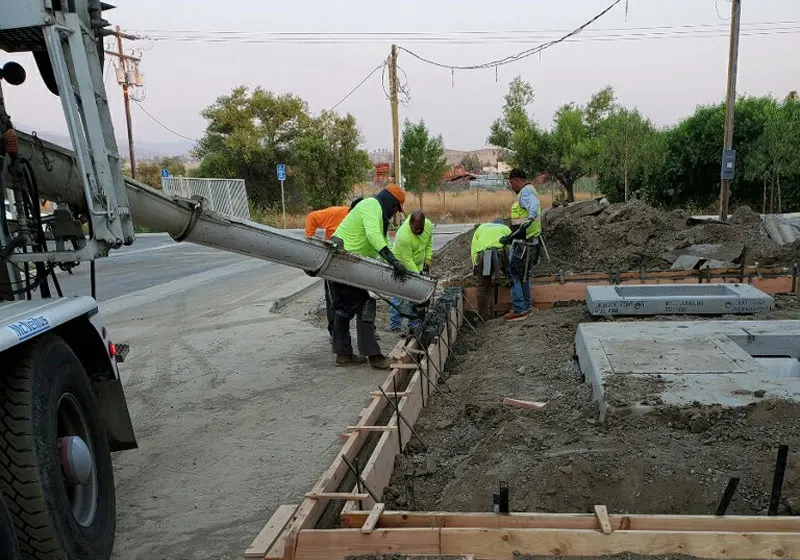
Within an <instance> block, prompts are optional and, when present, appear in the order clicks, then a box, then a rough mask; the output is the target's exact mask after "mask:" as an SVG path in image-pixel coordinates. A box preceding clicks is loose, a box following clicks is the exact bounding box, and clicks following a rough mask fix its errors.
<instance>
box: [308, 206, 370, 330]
mask: <svg viewBox="0 0 800 560" xmlns="http://www.w3.org/2000/svg"><path fill="white" fill-rule="evenodd" d="M361 200H362V199H361V197H358V198H356V199H355V200H353V202H351V203H350V206H330V207H328V208H323V209H321V210H314V211H313V212H309V214H308V215H307V216H306V237H316V236H317V230H318V229H324V230H325V239H330V238H331V237H333V234H334V232H335V231H336V228H338V227H339V224H341V223H342V221H343V220H344V219H345V217H346V216H347V214H349V213H350V210H352V209H353V208H355V207H356V204H358V203H359V202H361ZM323 288H324V290H325V315H326V317H327V318H328V335H330V339H331V344H333V300H332V299H331V289H330V286H329V285H328V281H327V280H325V282H324V283H323Z"/></svg>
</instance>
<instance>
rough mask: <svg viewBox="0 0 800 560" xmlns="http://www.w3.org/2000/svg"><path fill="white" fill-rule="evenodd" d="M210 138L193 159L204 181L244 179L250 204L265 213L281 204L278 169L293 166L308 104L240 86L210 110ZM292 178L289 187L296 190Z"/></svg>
mask: <svg viewBox="0 0 800 560" xmlns="http://www.w3.org/2000/svg"><path fill="white" fill-rule="evenodd" d="M202 115H203V117H204V118H205V119H206V120H207V121H208V124H207V127H206V132H205V134H204V136H203V138H202V139H201V140H200V144H199V145H198V146H197V148H196V149H195V151H194V155H195V156H196V157H198V158H201V159H202V161H201V163H200V171H199V174H200V175H201V176H204V177H225V178H236V179H244V180H245V181H246V183H247V190H248V193H249V195H250V199H251V202H253V203H254V204H255V206H256V207H258V208H264V207H266V206H269V205H271V204H275V203H279V202H280V183H279V181H278V180H277V177H276V174H275V167H276V165H277V164H278V163H286V164H289V165H291V164H292V163H293V161H292V160H291V155H292V152H291V147H292V144H293V142H294V141H295V140H297V138H299V137H300V136H301V135H302V134H303V132H304V131H305V129H306V128H307V127H308V126H309V124H310V120H311V118H310V117H309V115H308V106H307V105H306V103H305V101H303V100H302V99H300V98H299V97H297V96H295V95H292V94H284V95H277V94H274V93H272V92H269V91H266V90H263V89H261V88H256V89H255V90H253V91H252V93H251V92H250V91H249V90H248V88H246V87H244V86H240V87H237V88H235V89H234V90H233V91H232V92H231V94H230V95H223V96H221V97H219V98H218V99H217V100H216V102H215V103H214V104H213V105H211V106H210V107H208V108H206V109H205V110H204V111H203V113H202ZM292 183H293V182H292V180H291V178H290V179H289V181H287V187H288V188H291V187H292Z"/></svg>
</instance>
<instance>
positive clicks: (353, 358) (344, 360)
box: [336, 354, 367, 367]
mask: <svg viewBox="0 0 800 560" xmlns="http://www.w3.org/2000/svg"><path fill="white" fill-rule="evenodd" d="M366 361H367V359H366V358H365V357H364V356H359V355H357V354H352V355H350V356H338V355H337V356H336V366H337V367H343V366H357V365H359V364H364V363H366Z"/></svg>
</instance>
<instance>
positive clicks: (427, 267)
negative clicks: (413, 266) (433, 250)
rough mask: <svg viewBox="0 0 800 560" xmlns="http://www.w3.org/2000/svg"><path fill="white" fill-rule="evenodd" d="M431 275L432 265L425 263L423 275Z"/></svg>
mask: <svg viewBox="0 0 800 560" xmlns="http://www.w3.org/2000/svg"><path fill="white" fill-rule="evenodd" d="M430 273H431V265H429V264H428V263H425V264H424V265H422V274H430Z"/></svg>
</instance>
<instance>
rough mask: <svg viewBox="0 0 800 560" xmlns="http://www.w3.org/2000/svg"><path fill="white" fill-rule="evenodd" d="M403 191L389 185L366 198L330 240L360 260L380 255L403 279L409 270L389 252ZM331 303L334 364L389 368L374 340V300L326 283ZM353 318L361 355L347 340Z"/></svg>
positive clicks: (364, 293) (363, 293)
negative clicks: (358, 256) (393, 221)
mask: <svg viewBox="0 0 800 560" xmlns="http://www.w3.org/2000/svg"><path fill="white" fill-rule="evenodd" d="M405 194H406V193H405V192H404V191H403V189H401V188H400V187H399V186H398V185H395V184H391V185H388V186H387V187H386V188H385V189H382V190H381V191H380V192H378V194H376V195H375V196H373V197H370V198H365V199H364V200H362V201H361V202H359V203H358V205H357V206H356V207H355V208H353V210H352V211H351V212H350V213H348V214H347V216H346V217H345V219H344V220H342V223H341V224H340V225H339V227H338V228H336V232H335V233H334V234H333V237H332V238H331V241H332V242H334V243H336V244H337V245H339V246H341V247H343V248H344V250H345V251H348V252H350V253H354V254H356V255H361V256H362V257H369V258H373V259H374V258H377V257H378V256H380V257H381V258H383V259H384V260H385V261H386V262H388V263H389V264H390V265H391V266H392V268H393V269H394V273H395V276H396V277H397V278H398V279H401V280H402V279H404V278H405V277H406V275H407V274H408V270H407V269H406V267H405V266H403V263H401V262H400V261H399V260H398V259H397V257H396V256H395V255H394V253H392V251H391V250H390V249H389V240H388V237H387V236H388V233H389V222H390V221H391V220H392V219H393V218H394V216H395V214H397V213H398V212H402V210H403V203H404V202H405V198H406V196H405ZM328 285H329V287H330V291H331V299H332V300H333V310H334V320H333V348H334V352H335V353H336V365H337V366H346V365H351V364H360V363H364V362H365V361H366V360H367V359H369V364H370V365H371V366H372V367H374V368H376V369H389V367H390V365H391V363H390V361H389V358H387V357H386V356H384V355H383V353H382V352H381V349H380V346H378V341H377V340H376V338H375V315H376V312H377V307H376V304H375V300H374V299H373V298H372V297H370V295H369V292H368V291H367V290H365V289H363V288H356V287H354V286H348V285H346V284H340V283H339V282H329V283H328ZM353 317H356V334H357V337H358V351H359V352H360V354H361V355H360V356H357V355H355V354H353V345H352V341H351V339H350V321H351V319H352V318H353Z"/></svg>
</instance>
